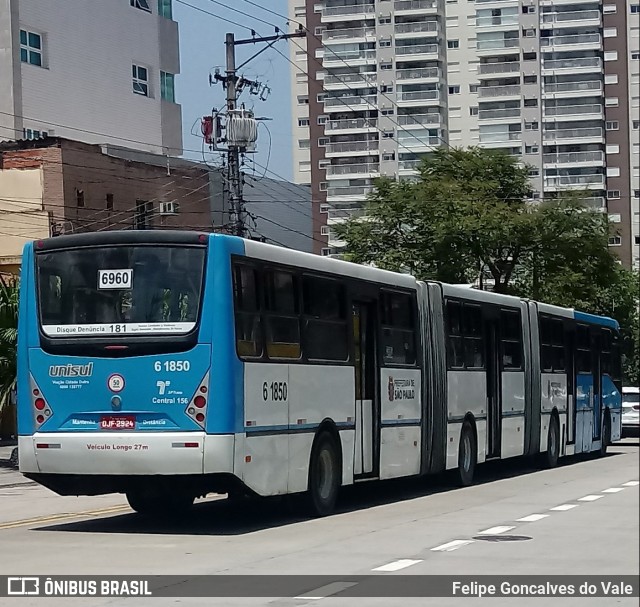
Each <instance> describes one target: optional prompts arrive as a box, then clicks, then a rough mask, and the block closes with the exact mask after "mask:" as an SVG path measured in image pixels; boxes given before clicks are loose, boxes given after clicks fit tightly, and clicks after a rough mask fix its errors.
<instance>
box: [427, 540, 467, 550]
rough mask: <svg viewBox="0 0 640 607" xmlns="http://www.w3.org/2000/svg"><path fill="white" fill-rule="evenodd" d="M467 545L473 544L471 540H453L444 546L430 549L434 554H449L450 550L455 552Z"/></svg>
mask: <svg viewBox="0 0 640 607" xmlns="http://www.w3.org/2000/svg"><path fill="white" fill-rule="evenodd" d="M467 544H473V540H453V541H452V542H447V543H446V544H442V545H441V546H436V547H435V548H431V550H432V551H434V552H451V551H452V550H457V549H458V548H462V546H466V545H467Z"/></svg>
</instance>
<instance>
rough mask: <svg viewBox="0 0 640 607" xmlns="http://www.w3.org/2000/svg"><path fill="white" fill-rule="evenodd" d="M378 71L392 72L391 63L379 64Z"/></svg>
mask: <svg viewBox="0 0 640 607" xmlns="http://www.w3.org/2000/svg"><path fill="white" fill-rule="evenodd" d="M380 69H381V70H392V69H393V63H381V64H380Z"/></svg>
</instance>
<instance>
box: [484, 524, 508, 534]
mask: <svg viewBox="0 0 640 607" xmlns="http://www.w3.org/2000/svg"><path fill="white" fill-rule="evenodd" d="M515 528H516V527H515V525H498V526H497V527H490V528H489V529H485V530H484V531H479V532H478V535H498V534H499V533H504V532H505V531H511V530H512V529H515Z"/></svg>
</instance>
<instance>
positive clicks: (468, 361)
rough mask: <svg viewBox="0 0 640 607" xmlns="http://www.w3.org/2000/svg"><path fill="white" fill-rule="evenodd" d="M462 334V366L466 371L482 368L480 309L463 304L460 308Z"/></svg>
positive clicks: (482, 348)
mask: <svg viewBox="0 0 640 607" xmlns="http://www.w3.org/2000/svg"><path fill="white" fill-rule="evenodd" d="M462 323H463V324H462V330H463V332H464V366H465V368H466V369H483V368H484V347H483V330H482V308H481V307H480V306H476V305H470V304H466V303H465V304H464V305H463V307H462Z"/></svg>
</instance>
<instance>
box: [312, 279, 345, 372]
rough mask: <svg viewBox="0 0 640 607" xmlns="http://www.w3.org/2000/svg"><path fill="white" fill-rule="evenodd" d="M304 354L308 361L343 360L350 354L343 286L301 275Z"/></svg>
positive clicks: (336, 282) (328, 280)
mask: <svg viewBox="0 0 640 607" xmlns="http://www.w3.org/2000/svg"><path fill="white" fill-rule="evenodd" d="M302 297H303V302H304V306H303V315H304V316H303V327H304V329H303V332H304V353H305V356H306V357H307V358H308V359H310V360H333V361H340V362H344V361H346V360H347V358H348V355H349V342H348V331H347V314H346V300H345V289H344V285H342V284H341V283H339V282H338V281H336V280H330V279H327V278H319V277H316V276H303V278H302Z"/></svg>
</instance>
